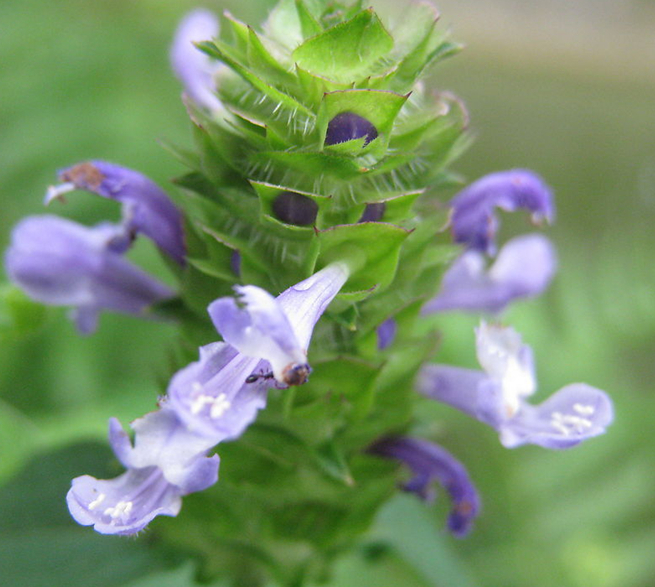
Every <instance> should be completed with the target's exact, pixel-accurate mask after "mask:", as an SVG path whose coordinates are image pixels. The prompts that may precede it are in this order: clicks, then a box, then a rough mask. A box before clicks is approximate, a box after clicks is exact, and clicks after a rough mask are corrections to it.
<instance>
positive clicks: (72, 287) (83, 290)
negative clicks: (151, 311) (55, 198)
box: [5, 216, 173, 332]
mask: <svg viewBox="0 0 655 587" xmlns="http://www.w3.org/2000/svg"><path fill="white" fill-rule="evenodd" d="M112 234H113V233H112V231H111V230H109V229H108V227H107V225H100V226H98V227H93V228H89V227H86V226H82V225H81V224H77V223H75V222H72V221H70V220H66V219H64V218H59V217H57V216H32V217H29V218H26V219H24V220H23V221H21V222H20V223H19V224H18V225H17V226H16V227H15V228H14V231H13V233H12V241H11V245H10V247H9V249H8V250H7V253H6V256H5V264H6V268H7V274H8V276H9V278H10V279H11V280H12V281H13V282H14V283H16V284H17V285H18V286H19V287H20V288H21V289H23V290H24V291H25V292H26V293H27V294H28V295H29V296H30V297H32V298H33V299H35V300H37V301H39V302H42V303H45V304H51V305H65V306H76V307H77V309H78V312H77V315H76V320H77V322H78V325H79V326H81V327H82V328H81V329H82V331H83V332H89V331H90V329H91V328H92V327H93V326H94V324H95V315H96V314H97V312H98V311H99V310H101V309H107V310H115V311H118V312H126V313H128V314H137V315H138V314H143V313H144V312H145V311H146V310H147V309H148V307H149V306H151V305H152V304H153V303H155V302H158V301H160V300H163V299H166V298H169V297H171V296H172V295H173V292H172V291H171V290H170V289H169V288H168V287H166V286H165V285H163V284H162V283H160V282H158V281H157V280H155V279H154V278H152V277H150V276H149V275H148V274H146V273H144V272H143V271H141V270H140V269H137V268H136V267H135V266H134V265H132V264H131V263H129V262H128V261H127V260H125V259H124V258H123V257H122V256H121V255H120V254H118V253H116V252H115V251H114V250H113V248H112V240H111V235H112Z"/></svg>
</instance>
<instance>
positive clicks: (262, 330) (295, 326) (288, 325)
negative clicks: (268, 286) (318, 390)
mask: <svg viewBox="0 0 655 587" xmlns="http://www.w3.org/2000/svg"><path fill="white" fill-rule="evenodd" d="M348 274H349V270H348V268H347V266H346V265H345V264H343V263H333V264H332V265H328V266H327V267H325V268H324V269H322V270H321V271H319V272H318V273H315V274H314V275H312V276H311V277H309V278H308V279H305V280H304V281H301V282H300V283H298V284H296V285H294V286H292V287H290V288H289V289H287V290H286V291H284V292H282V293H281V294H280V295H279V296H278V298H277V299H276V298H274V297H273V296H271V295H270V294H269V293H268V292H266V291H264V290H263V289H261V288H259V287H256V286H254V285H246V286H243V287H240V286H237V287H236V288H235V290H236V291H237V294H238V295H239V298H238V302H237V301H236V300H235V299H233V298H220V299H218V300H216V301H214V302H212V303H211V304H210V305H209V308H208V311H209V315H210V316H211V319H212V321H213V322H214V325H215V326H216V329H217V330H218V331H219V332H220V334H221V336H223V339H224V340H225V342H227V343H228V344H230V345H231V346H233V347H234V348H236V349H237V350H238V351H239V352H240V353H242V354H243V355H245V356H247V357H252V358H256V359H264V360H266V361H268V362H269V363H270V364H271V367H272V369H273V375H274V376H275V379H276V380H277V381H278V382H280V383H283V384H286V385H301V384H302V383H305V381H307V377H308V375H309V371H310V368H309V365H308V364H307V347H308V346H309V341H310V339H311V335H312V331H313V329H314V325H315V324H316V322H317V321H318V319H319V318H320V316H321V315H322V314H323V312H324V311H325V309H326V308H327V306H328V304H329V303H330V302H331V301H332V299H333V298H334V296H336V295H337V294H338V293H339V290H340V289H341V287H342V286H343V284H344V283H345V282H346V280H347V279H348Z"/></svg>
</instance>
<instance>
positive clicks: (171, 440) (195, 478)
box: [110, 404, 217, 494]
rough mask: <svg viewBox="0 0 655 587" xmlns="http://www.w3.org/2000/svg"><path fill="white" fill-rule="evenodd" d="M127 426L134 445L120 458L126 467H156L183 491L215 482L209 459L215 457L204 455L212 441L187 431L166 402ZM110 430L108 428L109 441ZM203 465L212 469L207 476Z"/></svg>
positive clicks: (189, 491)
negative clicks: (208, 476)
mask: <svg viewBox="0 0 655 587" xmlns="http://www.w3.org/2000/svg"><path fill="white" fill-rule="evenodd" d="M131 427H132V429H133V430H134V433H135V437H134V448H133V449H132V450H131V451H130V452H129V454H128V455H127V456H126V457H124V458H125V463H126V466H127V467H128V468H131V469H144V468H147V467H153V466H154V467H157V468H158V469H159V470H161V472H162V474H163V476H164V478H165V479H166V481H168V482H169V483H171V484H172V485H175V486H177V487H179V488H180V489H181V491H182V493H183V494H185V493H191V492H192V491H199V489H198V487H200V488H201V489H205V488H206V487H208V486H209V485H212V484H213V483H215V482H216V479H217V477H216V472H217V465H216V466H214V464H213V460H216V458H217V456H216V455H215V456H214V457H211V458H206V457H205V456H204V455H205V453H206V452H207V451H208V450H209V449H210V448H211V447H212V446H214V444H216V442H214V441H213V439H208V438H207V437H205V436H203V435H200V434H195V433H193V432H191V431H189V430H188V429H187V428H186V426H184V424H183V423H182V422H181V421H180V420H179V419H178V418H177V416H176V414H175V412H174V411H173V410H171V409H170V408H169V407H168V406H167V405H165V404H164V406H163V407H162V408H161V409H159V410H157V411H155V412H151V413H149V414H146V415H145V416H144V417H142V418H138V419H137V420H135V421H134V422H132V423H131ZM111 433H112V430H111V429H110V440H111ZM112 446H114V444H113V443H112ZM121 448H122V447H121ZM124 454H125V453H121V456H123V455H124ZM117 456H119V455H117ZM207 467H209V468H210V470H211V469H212V468H213V469H215V471H214V475H213V476H212V477H210V478H208V479H206V478H205V474H206V468H207Z"/></svg>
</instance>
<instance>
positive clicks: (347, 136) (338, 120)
mask: <svg viewBox="0 0 655 587" xmlns="http://www.w3.org/2000/svg"><path fill="white" fill-rule="evenodd" d="M377 136H378V131H377V129H376V128H375V127H374V126H373V124H371V123H370V122H369V121H368V120H366V118H364V117H363V116H360V115H359V114H355V113H354V112H342V113H341V114H337V115H336V116H335V117H334V118H333V119H332V120H330V122H329V123H328V127H327V134H326V135H325V144H326V145H328V146H329V145H338V144H339V143H345V142H346V141H352V140H354V139H361V138H364V137H365V138H366V140H365V141H364V146H366V145H368V144H369V143H370V142H371V141H372V140H373V139H376V138H377Z"/></svg>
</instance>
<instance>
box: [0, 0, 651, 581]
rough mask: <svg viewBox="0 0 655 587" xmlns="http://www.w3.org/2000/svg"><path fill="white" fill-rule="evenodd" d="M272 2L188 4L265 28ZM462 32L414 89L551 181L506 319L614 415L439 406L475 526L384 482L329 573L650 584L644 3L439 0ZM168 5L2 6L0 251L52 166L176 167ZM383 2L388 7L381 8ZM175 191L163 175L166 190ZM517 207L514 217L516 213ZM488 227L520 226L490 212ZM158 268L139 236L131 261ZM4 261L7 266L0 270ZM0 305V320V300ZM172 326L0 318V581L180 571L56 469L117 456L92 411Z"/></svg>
mask: <svg viewBox="0 0 655 587" xmlns="http://www.w3.org/2000/svg"><path fill="white" fill-rule="evenodd" d="M272 4H273V2H272V1H269V0H267V1H264V0H258V1H251V2H243V1H242V2H238V1H236V0H230V1H228V0H225V1H222V2H220V3H219V2H217V1H214V2H205V5H206V6H208V7H210V8H213V9H216V10H217V11H218V10H220V9H222V8H227V9H229V10H230V11H232V12H233V13H234V14H235V15H236V16H238V17H240V18H241V19H244V20H250V21H253V22H259V21H260V20H261V19H262V18H263V17H264V16H265V14H266V11H267V10H268V8H270V6H271V5H272ZM438 5H439V7H440V9H441V12H442V15H443V16H442V20H443V22H444V23H445V25H446V26H451V27H452V29H453V36H454V38H455V39H456V40H459V41H462V42H464V43H465V44H466V45H467V48H466V50H465V51H464V52H463V53H462V54H461V55H459V56H458V57H456V58H455V59H453V60H451V61H449V62H447V63H446V64H444V65H442V66H441V67H440V68H438V69H437V70H436V71H435V72H434V73H433V75H432V78H431V80H430V83H431V84H432V85H433V86H434V87H435V88H436V89H439V90H452V91H454V92H455V93H457V94H458V95H460V96H461V97H462V98H463V99H464V100H465V101H466V103H467V105H468V108H469V110H470V112H471V128H472V130H473V131H474V133H475V134H476V135H477V141H476V143H475V144H474V146H473V147H472V148H471V150H470V151H469V152H468V153H467V154H466V155H465V156H464V157H463V158H462V159H461V161H459V162H458V163H457V164H456V165H455V169H456V170H457V171H459V172H461V173H462V174H464V175H465V176H466V177H468V178H469V179H474V178H477V177H479V176H481V175H483V174H485V173H488V172H491V171H494V170H501V169H507V168H511V167H530V168H532V169H535V170H536V171H538V172H539V173H541V174H542V175H543V176H544V177H545V178H546V179H547V180H548V182H549V183H550V184H551V185H552V186H553V187H554V189H555V192H556V197H557V205H558V219H557V222H556V224H555V225H554V226H553V227H552V228H549V229H547V233H548V234H549V236H551V237H552V238H553V239H554V241H555V243H556V245H557V247H558V250H559V255H560V263H561V270H560V272H559V275H558V277H557V279H556V280H555V283H554V284H553V286H552V287H551V289H550V291H549V292H548V294H547V295H546V296H544V297H543V298H541V299H539V300H535V301H531V302H527V303H521V304H518V305H517V306H516V307H515V308H513V309H512V310H511V311H510V313H509V314H508V315H507V316H506V321H507V322H508V323H511V324H512V325H514V326H515V327H516V328H517V329H518V330H519V331H521V332H522V333H523V335H524V339H525V340H526V341H527V342H528V343H529V344H531V345H533V347H534V349H535V352H536V356H537V367H538V373H539V375H540V391H541V392H543V395H541V396H540V398H542V397H546V396H547V395H549V394H550V393H552V392H553V391H555V390H557V389H559V388H560V387H562V386H563V385H565V384H567V383H570V382H573V381H585V382H588V383H590V384H592V385H595V386H597V387H600V388H602V389H605V390H607V391H608V392H609V393H610V394H611V395H612V397H613V399H614V401H615V406H616V413H617V416H616V421H615V423H614V425H613V426H612V428H611V429H610V431H609V433H608V434H607V435H606V436H603V437H601V438H598V439H595V440H592V441H590V442H588V443H587V444H585V445H582V446H580V447H578V448H576V449H573V450H572V451H568V452H563V453H553V452H548V451H545V450H543V449H540V448H538V447H525V448H521V449H517V450H514V451H508V450H505V449H503V448H502V447H501V446H500V444H499V443H498V440H497V437H496V435H495V433H494V432H493V431H492V430H489V429H487V428H486V427H484V426H483V425H481V424H478V423H476V422H472V421H469V420H468V419H466V418H465V417H463V416H460V415H459V414H456V413H454V412H453V411H452V410H449V409H448V408H446V407H440V406H434V408H433V411H434V421H435V426H438V429H439V434H440V437H441V438H442V441H443V444H444V446H446V447H447V448H448V449H450V450H451V451H453V452H454V453H455V454H456V455H457V456H458V457H459V458H460V459H461V460H462V461H463V462H465V463H466V464H467V466H468V467H469V470H470V473H471V475H472V477H473V478H474V479H475V481H476V482H477V484H478V487H479V489H480V491H481V492H482V497H483V504H484V510H483V514H482V516H481V517H480V519H479V521H478V523H477V527H476V529H475V531H474V532H473V533H472V535H471V536H470V537H469V538H467V539H466V540H463V541H456V540H454V539H452V538H450V537H449V536H448V535H446V534H445V533H444V532H443V530H442V529H441V528H442V526H443V523H444V515H445V512H446V511H447V504H446V501H447V500H446V499H445V498H442V499H440V500H439V502H438V503H437V504H436V506H435V507H430V508H427V507H424V506H422V505H420V504H418V503H415V502H414V501H413V500H412V499H410V498H408V497H406V496H401V497H399V498H398V499H397V500H395V501H394V502H393V503H392V504H390V506H389V507H388V508H387V509H385V510H384V511H383V513H382V515H381V516H380V520H379V522H378V524H377V525H376V528H375V529H374V531H373V534H372V536H371V539H370V541H369V543H368V545H367V546H365V547H363V548H362V549H361V551H358V552H357V553H354V554H353V555H352V556H350V557H348V558H346V559H344V560H343V561H342V562H341V563H340V564H339V565H338V566H337V569H336V574H335V580H334V582H333V583H332V584H333V585H335V586H341V587H346V586H353V587H355V586H356V587H367V586H369V585H370V586H373V585H375V586H376V587H385V586H390V587H391V586H395V585H403V586H410V587H411V586H414V585H416V586H424V587H425V586H428V585H433V586H447V587H467V586H470V587H474V586H481V587H515V586H516V587H525V586H528V585H529V586H531V587H588V586H589V585H594V586H595V587H615V586H616V587H618V586H621V587H642V586H643V587H652V585H653V584H655V556H653V553H654V552H655V528H654V527H653V525H654V523H655V502H654V500H653V499H652V497H651V496H652V487H653V485H654V483H655V452H654V451H653V448H652V447H653V440H652V434H653V432H652V431H653V429H654V428H655V394H653V384H652V381H653V379H655V369H654V367H653V363H654V358H655V295H654V293H655V263H653V259H652V254H653V252H655V231H653V228H652V227H653V226H654V225H655V44H654V43H653V31H654V30H655V3H653V2H648V1H645V0H642V1H641V2H639V1H633V2H629V1H624V2H612V3H610V2H606V1H604V0H589V1H578V2H575V3H570V2H564V0H550V1H544V2H540V3H533V2H527V1H520V0H495V1H493V0H468V1H465V0H457V1H455V0H442V1H441V2H440V3H438ZM193 6H195V3H192V2H190V1H186V0H184V1H183V0H175V1H173V0H169V1H167V2H162V1H156V0H96V1H95V2H93V3H90V2H87V1H85V0H59V1H58V2H53V3H47V2H43V0H20V1H19V0H4V2H2V3H0V219H1V220H0V248H2V249H4V248H6V245H7V242H8V237H9V231H10V229H11V226H12V225H13V224H15V223H16V222H17V221H18V220H19V219H20V218H21V217H23V216H25V215H28V214H40V213H43V210H42V207H41V201H42V198H43V195H44V193H45V188H46V187H47V185H49V184H50V183H52V182H53V181H54V180H55V172H56V169H58V168H60V167H62V166H66V165H69V164H71V163H75V162H77V161H80V160H84V159H87V158H104V159H108V160H111V161H114V162H117V163H120V164H124V165H127V166H130V167H134V168H136V169H139V170H140V171H143V172H144V173H146V174H147V175H149V176H150V177H152V178H153V179H155V180H156V181H158V182H159V183H160V184H161V185H163V186H165V187H168V188H170V184H168V180H169V179H170V178H171V177H173V176H175V175H176V174H177V173H178V172H180V171H181V168H180V166H179V164H177V163H176V162H175V161H174V160H173V158H172V157H170V156H169V155H168V154H167V153H166V151H165V150H164V149H163V148H162V147H161V146H160V145H159V144H158V143H157V140H158V139H166V140H170V141H174V142H178V143H182V144H189V143H190V139H189V136H190V133H189V124H188V121H187V117H186V114H185V111H184V108H183V107H182V105H181V103H180V100H179V96H180V91H181V89H180V87H179V85H178V83H177V81H176V80H175V79H174V78H173V76H172V74H171V73H170V71H169V66H168V46H169V43H170V39H171V36H172V33H173V31H174V29H175V26H176V23H177V21H178V19H179V18H180V17H181V15H182V14H184V12H185V11H186V10H188V9H189V8H191V7H193ZM375 6H376V7H378V6H380V7H381V8H384V3H383V2H382V3H378V4H375ZM171 189H172V188H171ZM54 206H55V209H54V210H52V212H56V213H58V214H62V215H66V216H70V217H72V218H75V219H78V220H81V221H85V222H93V221H97V220H99V219H101V218H106V217H107V216H110V217H117V216H118V210H117V208H116V207H115V206H113V205H112V203H111V202H106V201H103V200H101V199H100V198H95V199H94V198H93V197H92V196H87V195H84V194H81V193H80V194H75V195H74V196H72V197H71V198H70V199H69V202H68V203H67V204H66V205H58V204H55V205H54ZM516 216H520V215H516ZM504 220H505V223H504V228H503V235H502V236H503V238H506V237H508V236H509V235H511V234H513V233H518V232H525V231H526V230H527V229H529V227H527V226H526V224H525V219H524V218H514V217H509V216H505V218H504ZM133 257H134V259H135V260H136V261H137V262H138V263H140V264H143V265H144V266H145V265H148V266H149V267H150V268H154V269H153V271H155V272H156V273H158V274H159V275H160V276H161V277H162V278H163V279H167V275H166V270H165V268H164V266H163V264H162V263H161V262H160V261H159V259H158V257H157V255H156V253H155V252H154V251H153V250H152V249H151V248H150V247H149V246H148V244H147V243H141V244H140V245H139V246H138V247H137V249H136V251H135V252H134V255H133ZM2 279H4V278H2ZM3 312H5V313H6V308H1V307H0V326H1V325H2V324H3V320H5V319H6V316H5V315H4V314H3ZM475 323H476V320H475V319H474V318H470V317H462V316H448V317H445V318H444V320H443V330H444V334H445V339H444V346H443V352H442V357H441V360H443V362H452V363H455V364H459V365H463V366H474V365H475V357H474V348H473V326H474V325H475ZM174 341H175V332H174V330H173V328H172V327H170V326H169V325H166V324H158V323H154V322H152V323H150V322H136V321H133V320H131V319H129V318H126V317H122V316H115V315H105V316H103V317H102V320H101V326H100V328H99V330H98V332H97V333H96V334H95V335H93V336H92V337H91V338H88V339H82V338H80V337H78V336H77V335H76V333H75V332H74V330H73V327H72V325H71V324H70V323H69V322H68V320H67V319H66V316H65V312H63V311H61V310H52V309H51V310H48V312H47V315H46V320H45V324H44V325H43V326H42V327H41V328H40V329H39V330H38V332H36V333H34V334H32V335H30V336H27V337H15V336H8V335H5V336H2V335H0V345H1V351H2V352H0V578H1V579H0V583H2V584H3V585H4V584H6V585H13V586H16V587H23V586H25V587H41V586H44V587H45V586H48V587H58V586H60V585H61V586H63V585H67V586H73V587H74V586H77V585H85V586H89V585H93V586H94V587H96V586H98V587H104V586H106V587H110V586H117V585H126V586H130V587H147V586H149V585H159V586H164V587H166V586H167V585H171V586H173V585H174V586H176V587H179V586H186V585H192V584H194V583H193V579H192V576H193V566H192V564H191V563H189V562H188V561H185V555H184V554H183V553H179V554H178V555H176V556H171V555H170V553H165V554H164V553H160V551H159V549H158V548H157V545H156V544H154V543H153V541H152V540H151V538H150V537H149V535H148V533H145V534H143V535H142V536H141V537H140V538H139V539H137V540H134V539H120V538H115V537H100V536H97V535H95V533H94V532H93V531H92V530H90V529H88V528H80V527H78V526H76V524H75V523H74V522H73V521H72V520H71V519H70V518H69V517H68V513H67V511H66V508H65V503H64V495H65V493H66V491H67V489H68V486H69V483H70V479H71V478H72V477H74V476H77V475H80V474H83V473H89V474H94V475H104V476H106V475H110V476H113V475H116V474H118V473H119V469H118V468H117V465H116V464H115V462H114V461H113V459H112V457H111V455H110V453H109V450H108V449H107V448H106V442H105V435H106V422H107V419H108V418H109V417H110V416H112V415H113V416H117V417H119V418H120V419H121V420H122V421H123V422H128V421H129V420H131V419H134V418H135V417H138V416H140V415H142V414H143V413H145V412H146V411H149V410H151V409H152V408H153V407H154V402H155V399H156V397H157V394H158V393H160V391H161V387H160V385H161V383H162V382H163V379H164V378H165V376H166V373H167V367H166V365H167V360H168V357H169V356H170V353H171V352H173V348H174Z"/></svg>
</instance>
